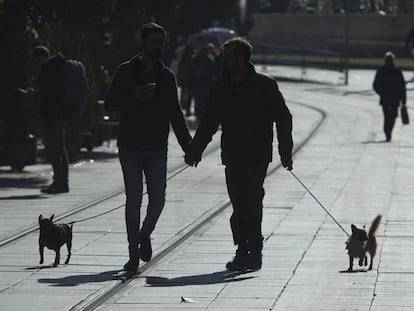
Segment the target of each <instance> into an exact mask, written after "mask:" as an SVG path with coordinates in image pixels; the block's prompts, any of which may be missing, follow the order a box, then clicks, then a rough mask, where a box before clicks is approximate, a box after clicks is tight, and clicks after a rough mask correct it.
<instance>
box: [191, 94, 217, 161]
mask: <svg viewBox="0 0 414 311" xmlns="http://www.w3.org/2000/svg"><path fill="white" fill-rule="evenodd" d="M220 123H221V121H220V114H219V109H218V101H217V86H216V87H215V88H213V90H212V92H211V93H210V95H209V100H208V102H207V105H206V107H205V110H204V113H203V116H202V117H201V120H200V124H199V126H198V129H197V132H196V134H195V135H194V139H193V141H192V142H191V151H192V153H193V155H194V157H195V158H197V159H201V155H202V153H203V152H204V150H205V149H206V147H207V145H208V144H209V143H210V142H211V140H212V139H213V135H214V134H215V133H216V132H217V130H218V127H219V125H220Z"/></svg>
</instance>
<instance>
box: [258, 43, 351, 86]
mask: <svg viewBox="0 0 414 311" xmlns="http://www.w3.org/2000/svg"><path fill="white" fill-rule="evenodd" d="M253 47H254V48H253V55H252V60H253V61H254V62H255V63H257V64H263V65H285V66H296V67H298V68H300V69H301V80H307V69H308V68H317V69H326V70H332V71H336V72H338V73H339V74H340V76H339V80H340V81H341V83H343V82H344V76H343V75H344V73H345V70H346V63H345V56H344V54H343V53H340V52H335V51H329V50H319V49H309V48H299V47H289V46H281V45H277V44H267V43H254V42H253Z"/></svg>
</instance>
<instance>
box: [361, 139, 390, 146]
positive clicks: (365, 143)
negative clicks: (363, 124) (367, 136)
mask: <svg viewBox="0 0 414 311" xmlns="http://www.w3.org/2000/svg"><path fill="white" fill-rule="evenodd" d="M385 143H388V142H387V141H386V140H368V141H362V142H361V144H363V145H369V144H385Z"/></svg>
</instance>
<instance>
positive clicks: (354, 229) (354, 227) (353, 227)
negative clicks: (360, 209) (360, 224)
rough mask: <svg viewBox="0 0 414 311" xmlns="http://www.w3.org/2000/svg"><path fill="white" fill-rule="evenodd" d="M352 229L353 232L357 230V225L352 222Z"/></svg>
mask: <svg viewBox="0 0 414 311" xmlns="http://www.w3.org/2000/svg"><path fill="white" fill-rule="evenodd" d="M351 230H352V233H355V231H356V230H357V227H356V226H355V225H354V224H352V225H351Z"/></svg>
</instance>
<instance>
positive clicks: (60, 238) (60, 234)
mask: <svg viewBox="0 0 414 311" xmlns="http://www.w3.org/2000/svg"><path fill="white" fill-rule="evenodd" d="M54 216H55V215H52V216H51V217H50V218H43V216H42V215H40V216H39V227H40V236H39V252H40V264H42V263H43V250H44V247H45V246H46V247H47V248H48V249H52V250H54V251H55V252H56V256H55V262H54V263H53V267H57V265H58V264H59V263H60V248H61V247H62V246H63V245H64V244H66V246H67V248H68V257H67V258H66V261H65V264H68V263H69V259H70V256H71V249H72V227H73V225H72V226H69V225H67V224H54V223H53V217H54Z"/></svg>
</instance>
